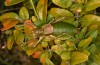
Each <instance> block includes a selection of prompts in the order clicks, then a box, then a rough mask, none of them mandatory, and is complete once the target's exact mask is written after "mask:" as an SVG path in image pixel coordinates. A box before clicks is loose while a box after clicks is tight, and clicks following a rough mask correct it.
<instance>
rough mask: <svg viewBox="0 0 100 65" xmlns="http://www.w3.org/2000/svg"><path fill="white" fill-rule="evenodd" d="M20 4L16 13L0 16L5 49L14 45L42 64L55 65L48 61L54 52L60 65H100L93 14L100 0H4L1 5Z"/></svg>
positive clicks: (99, 35) (98, 22)
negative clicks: (31, 12) (4, 36)
mask: <svg viewBox="0 0 100 65" xmlns="http://www.w3.org/2000/svg"><path fill="white" fill-rule="evenodd" d="M21 2H22V4H23V7H22V8H21V9H20V10H19V14H18V13H14V12H7V13H4V14H2V15H1V16H0V21H1V23H2V25H3V27H2V28H1V31H2V32H5V34H6V35H7V44H6V47H7V48H8V49H11V48H12V47H14V43H16V44H17V46H18V48H19V50H21V51H25V52H26V54H27V55H28V56H32V57H33V58H39V60H40V62H41V63H42V64H43V65H55V64H54V63H53V62H52V60H51V58H52V57H53V56H54V53H55V54H57V55H58V56H59V57H60V59H59V60H61V64H60V65H67V64H68V65H99V64H100V59H99V57H100V51H99V49H100V48H99V46H100V44H99V43H100V29H99V27H100V16H97V15H96V12H95V9H96V8H98V7H99V6H100V0H49V1H48V0H39V1H38V0H6V1H5V5H6V6H13V5H15V4H18V3H21ZM52 4H53V5H56V6H52ZM48 7H50V9H48ZM30 9H33V15H32V16H30V13H29V11H28V10H30Z"/></svg>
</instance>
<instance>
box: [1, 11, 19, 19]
mask: <svg viewBox="0 0 100 65" xmlns="http://www.w3.org/2000/svg"><path fill="white" fill-rule="evenodd" d="M9 18H14V19H19V16H18V15H17V14H16V13H14V12H8V13H4V14H2V15H1V16H0V21H4V20H6V19H9Z"/></svg>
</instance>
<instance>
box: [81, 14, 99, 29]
mask: <svg viewBox="0 0 100 65" xmlns="http://www.w3.org/2000/svg"><path fill="white" fill-rule="evenodd" d="M81 20H82V21H81V25H82V27H84V26H89V25H92V24H93V25H94V24H97V25H100V16H97V15H93V14H87V15H85V16H83V17H82V19H81Z"/></svg>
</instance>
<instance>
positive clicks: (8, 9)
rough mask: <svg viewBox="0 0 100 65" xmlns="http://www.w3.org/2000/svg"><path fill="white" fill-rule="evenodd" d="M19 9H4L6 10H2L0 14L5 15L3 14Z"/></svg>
mask: <svg viewBox="0 0 100 65" xmlns="http://www.w3.org/2000/svg"><path fill="white" fill-rule="evenodd" d="M19 9H20V8H12V9H6V10H3V11H0V13H5V12H8V11H12V10H19Z"/></svg>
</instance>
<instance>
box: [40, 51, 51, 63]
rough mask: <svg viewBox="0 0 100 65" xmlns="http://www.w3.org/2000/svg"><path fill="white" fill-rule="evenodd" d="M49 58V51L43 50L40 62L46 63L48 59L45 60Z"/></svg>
mask: <svg viewBox="0 0 100 65" xmlns="http://www.w3.org/2000/svg"><path fill="white" fill-rule="evenodd" d="M50 58H51V52H49V51H44V52H43V53H42V54H41V55H40V62H41V63H46V62H48V61H46V59H50Z"/></svg>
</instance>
